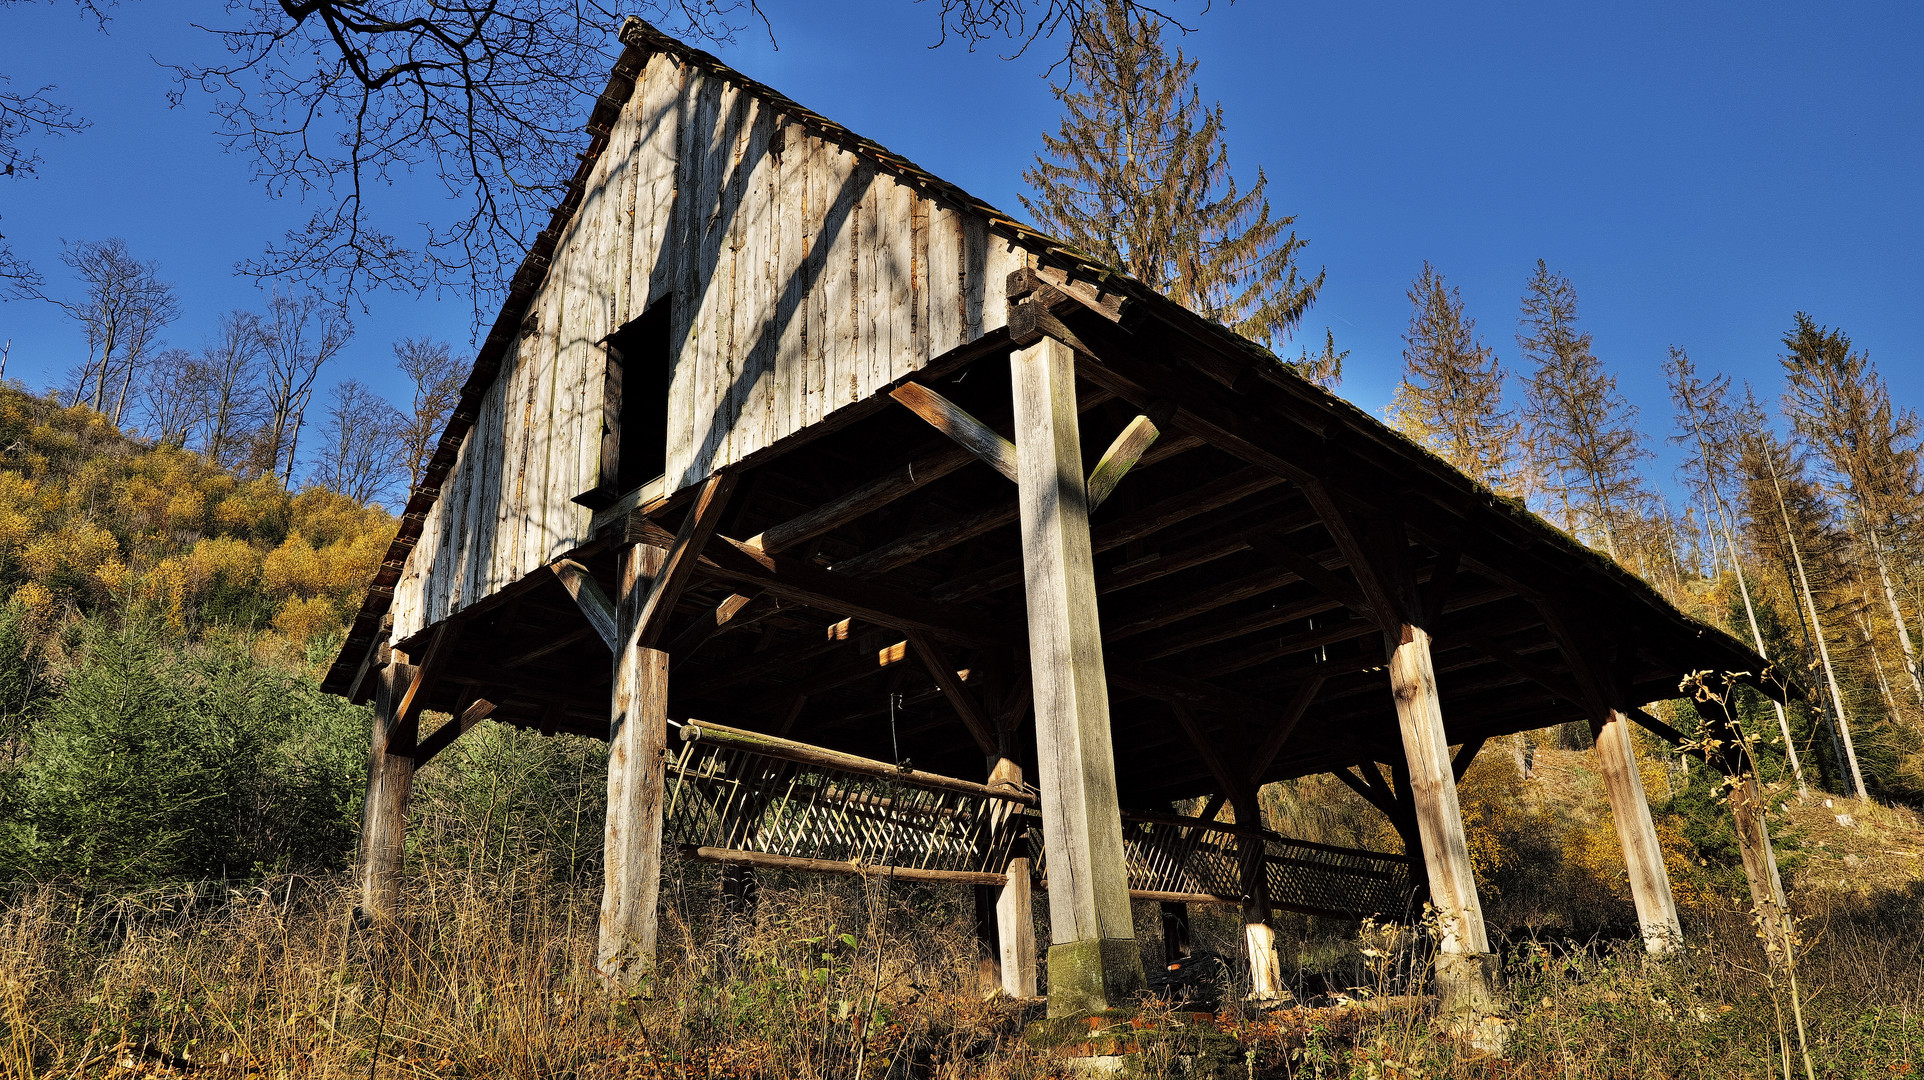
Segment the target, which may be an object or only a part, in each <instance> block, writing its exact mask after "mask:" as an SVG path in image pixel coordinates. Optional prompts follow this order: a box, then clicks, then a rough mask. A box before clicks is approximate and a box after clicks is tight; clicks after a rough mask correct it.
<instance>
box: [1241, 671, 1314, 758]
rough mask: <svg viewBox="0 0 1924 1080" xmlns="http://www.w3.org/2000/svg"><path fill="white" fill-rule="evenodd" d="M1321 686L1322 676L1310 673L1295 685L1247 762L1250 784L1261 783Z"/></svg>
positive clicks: (1307, 710) (1294, 731)
mask: <svg viewBox="0 0 1924 1080" xmlns="http://www.w3.org/2000/svg"><path fill="white" fill-rule="evenodd" d="M1322 688H1323V676H1321V675H1311V676H1310V677H1309V678H1307V679H1305V680H1303V685H1302V686H1300V687H1297V689H1296V693H1295V694H1293V695H1291V696H1290V699H1289V702H1288V704H1286V705H1284V706H1283V712H1282V715H1280V716H1278V717H1277V718H1276V721H1275V723H1273V724H1272V725H1270V729H1269V735H1268V736H1267V737H1266V738H1264V739H1263V742H1262V745H1261V746H1259V747H1257V748H1256V753H1255V756H1253V757H1251V758H1250V760H1249V762H1248V766H1249V782H1250V783H1251V784H1257V785H1260V784H1261V783H1262V779H1263V774H1264V773H1266V772H1268V771H1269V767H1270V766H1271V765H1272V764H1274V763H1275V761H1276V755H1277V754H1280V753H1282V751H1283V744H1284V743H1287V742H1288V741H1289V737H1290V736H1291V735H1293V734H1295V733H1296V725H1297V724H1300V723H1302V720H1303V715H1304V714H1305V713H1307V712H1309V706H1310V703H1311V702H1314V701H1315V700H1316V694H1317V692H1318V691H1320V690H1322Z"/></svg>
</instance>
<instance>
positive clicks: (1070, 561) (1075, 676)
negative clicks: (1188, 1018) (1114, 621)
mask: <svg viewBox="0 0 1924 1080" xmlns="http://www.w3.org/2000/svg"><path fill="white" fill-rule="evenodd" d="M1010 369H1011V380H1012V383H1013V390H1014V399H1015V435H1016V447H1017V450H1018V461H1019V465H1018V472H1017V475H1018V477H1019V479H1018V483H1017V485H1016V492H1017V494H1016V501H1017V504H1018V506H1019V508H1020V514H1021V522H1022V559H1023V578H1024V584H1025V593H1026V597H1027V600H1028V623H1029V664H1030V671H1031V680H1032V683H1033V693H1034V695H1035V715H1036V757H1037V762H1038V764H1039V766H1040V770H1039V779H1040V781H1041V790H1042V818H1043V837H1044V842H1045V843H1046V844H1047V846H1048V847H1047V850H1048V864H1049V927H1050V932H1051V934H1052V936H1053V938H1054V941H1055V943H1054V944H1053V945H1051V946H1050V948H1049V1013H1050V1015H1051V1016H1063V1015H1072V1014H1076V1013H1085V1012H1092V1011H1096V1010H1099V1009H1104V1008H1115V1007H1119V1006H1121V1005H1122V1004H1124V1003H1125V1002H1127V1001H1129V1000H1130V999H1131V998H1132V997H1133V996H1134V994H1135V993H1136V992H1137V991H1139V990H1141V989H1142V988H1143V985H1144V980H1143V970H1142V958H1141V956H1140V955H1139V954H1138V953H1137V950H1136V942H1135V936H1134V935H1135V927H1134V923H1133V920H1132V918H1131V914H1130V910H1129V880H1128V870H1127V866H1126V864H1125V862H1124V859H1123V849H1122V817H1121V810H1120V806H1119V804H1118V802H1117V795H1116V764H1115V750H1114V747H1113V745H1112V744H1111V736H1110V730H1109V688H1108V682H1107V677H1106V675H1105V673H1104V661H1103V653H1102V636H1101V628H1100V626H1099V624H1098V619H1097V608H1096V587H1095V556H1094V553H1093V550H1092V548H1091V545H1090V541H1089V506H1088V494H1087V491H1086V489H1085V487H1084V483H1083V477H1084V475H1085V473H1084V470H1083V466H1082V445H1081V435H1080V431H1079V428H1078V418H1077V414H1076V387H1075V355H1074V353H1073V352H1072V351H1071V350H1070V348H1069V347H1068V346H1067V345H1064V344H1063V343H1062V342H1059V341H1056V340H1055V339H1053V338H1048V337H1044V338H1043V339H1042V340H1041V341H1039V342H1037V343H1036V344H1034V345H1032V346H1030V347H1029V348H1026V349H1021V350H1018V351H1016V352H1015V353H1012V354H1011V356H1010Z"/></svg>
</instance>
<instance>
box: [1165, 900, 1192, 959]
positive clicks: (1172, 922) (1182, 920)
mask: <svg viewBox="0 0 1924 1080" xmlns="http://www.w3.org/2000/svg"><path fill="white" fill-rule="evenodd" d="M1189 951H1190V936H1189V905H1188V904H1185V903H1183V902H1181V901H1179V900H1164V901H1163V902H1162V959H1163V962H1164V963H1166V964H1170V965H1174V964H1176V963H1179V962H1181V961H1182V959H1183V958H1184V957H1186V956H1188V955H1189Z"/></svg>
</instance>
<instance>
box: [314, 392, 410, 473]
mask: <svg viewBox="0 0 1924 1080" xmlns="http://www.w3.org/2000/svg"><path fill="white" fill-rule="evenodd" d="M328 397H329V399H330V403H329V405H328V410H327V421H326V424H325V426H323V427H322V429H321V438H322V445H321V451H320V455H319V457H318V459H317V460H316V462H315V464H314V472H313V474H312V475H311V476H310V478H309V479H310V481H311V482H312V483H315V484H319V485H320V486H322V487H325V488H328V489H329V490H332V491H338V492H340V493H341V494H343V495H345V496H347V497H348V498H350V499H353V500H355V501H356V502H364V503H367V502H385V501H387V500H388V498H389V497H390V496H391V495H392V494H393V492H394V486H395V482H396V481H398V480H400V479H402V477H403V472H402V467H403V465H404V464H405V463H404V461H403V460H402V454H401V451H400V432H401V430H402V427H403V424H404V421H405V419H406V418H405V417H403V416H402V415H401V414H400V412H399V411H397V410H396V409H395V408H394V406H393V405H390V404H388V401H387V399H386V398H383V397H381V396H380V395H379V394H377V393H375V392H374V391H372V390H370V389H368V388H367V387H366V386H364V385H362V384H361V383H360V382H359V381H357V380H354V379H347V380H345V381H343V382H341V383H339V384H338V385H336V386H335V387H334V389H333V390H332V391H330V392H329V394H328Z"/></svg>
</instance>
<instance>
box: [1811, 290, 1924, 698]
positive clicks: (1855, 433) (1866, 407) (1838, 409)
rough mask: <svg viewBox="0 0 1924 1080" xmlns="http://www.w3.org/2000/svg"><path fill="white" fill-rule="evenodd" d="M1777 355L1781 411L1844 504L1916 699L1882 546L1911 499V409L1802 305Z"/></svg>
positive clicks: (1923, 686) (1906, 636)
mask: <svg viewBox="0 0 1924 1080" xmlns="http://www.w3.org/2000/svg"><path fill="white" fill-rule="evenodd" d="M1781 360H1782V362H1783V365H1784V384H1785V385H1784V412H1785V414H1786V415H1787V416H1789V417H1790V420H1791V423H1792V424H1794V425H1796V427H1797V433H1798V434H1799V435H1801V436H1803V438H1804V440H1805V441H1806V442H1808V443H1809V444H1810V446H1811V448H1812V449H1813V450H1815V451H1816V453H1817V457H1818V460H1819V461H1821V462H1822V463H1823V466H1824V470H1825V472H1826V473H1827V474H1828V476H1827V477H1826V479H1827V480H1828V481H1829V483H1830V485H1831V487H1832V489H1833V490H1835V491H1836V492H1837V494H1838V495H1839V497H1840V498H1841V499H1842V500H1843V502H1844V504H1845V505H1846V506H1847V507H1849V508H1850V518H1851V523H1852V526H1853V531H1854V532H1855V533H1856V535H1857V540H1858V542H1859V544H1860V545H1861V546H1862V547H1863V549H1864V551H1865V553H1866V554H1868V555H1869V556H1870V562H1871V564H1872V565H1873V566H1874V567H1875V568H1876V570H1877V576H1878V580H1879V582H1880V583H1881V584H1882V586H1883V593H1884V600H1885V603H1886V605H1887V606H1888V607H1889V609H1890V613H1891V622H1892V624H1893V625H1894V626H1895V627H1896V632H1897V641H1898V647H1899V649H1900V650H1901V651H1902V653H1903V655H1904V669H1905V674H1906V675H1908V676H1909V681H1910V686H1911V690H1912V692H1913V693H1914V694H1915V696H1916V698H1917V700H1918V703H1919V704H1920V705H1924V679H1920V677H1919V675H1918V658H1917V649H1916V648H1915V646H1914V645H1913V643H1912V641H1911V633H1910V629H1909V628H1908V627H1907V626H1906V624H1905V621H1904V613H1903V611H1902V610H1901V609H1900V606H1899V604H1898V601H1897V588H1896V586H1895V584H1894V583H1893V582H1892V579H1891V568H1890V561H1889V559H1888V558H1887V556H1886V554H1885V553H1886V552H1887V551H1888V550H1889V549H1890V547H1891V541H1890V537H1891V536H1892V534H1893V533H1896V532H1899V531H1901V530H1902V529H1903V527H1904V525H1905V523H1906V522H1905V518H1906V517H1907V515H1908V514H1909V512H1910V510H1911V508H1912V507H1913V506H1915V505H1916V502H1917V499H1918V488H1919V475H1918V471H1919V470H1918V458H1919V449H1918V445H1917V434H1918V423H1917V417H1916V415H1915V414H1913V413H1910V412H1908V411H1905V412H1899V411H1897V410H1896V409H1895V408H1894V407H1893V406H1892V404H1891V392H1890V387H1889V386H1887V385H1886V384H1885V382H1884V379H1883V376H1882V375H1880V374H1879V373H1878V371H1877V368H1876V367H1875V366H1873V365H1872V364H1871V362H1870V357H1869V355H1868V354H1866V353H1863V352H1860V351H1856V350H1853V349H1852V348H1851V340H1850V338H1849V337H1848V336H1846V335H1845V334H1844V332H1843V331H1842V330H1833V329H1830V328H1829V327H1822V326H1818V325H1817V323H1816V322H1815V321H1814V320H1812V319H1811V317H1810V316H1809V315H1807V314H1805V313H1804V312H1801V311H1800V312H1798V313H1797V315H1796V325H1794V326H1793V327H1792V328H1791V331H1790V332H1789V333H1787V334H1785V335H1784V355H1783V356H1782V357H1781Z"/></svg>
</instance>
